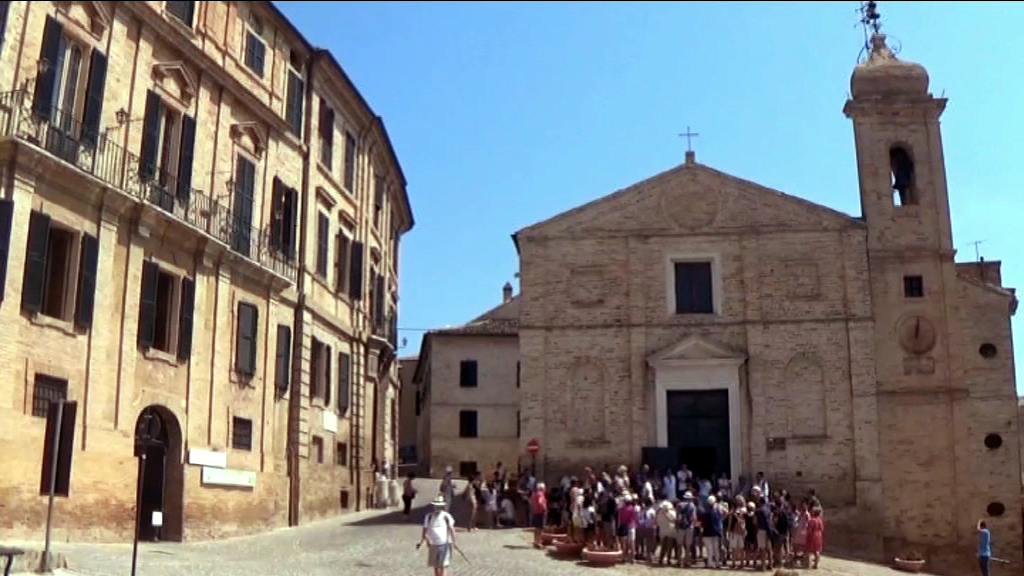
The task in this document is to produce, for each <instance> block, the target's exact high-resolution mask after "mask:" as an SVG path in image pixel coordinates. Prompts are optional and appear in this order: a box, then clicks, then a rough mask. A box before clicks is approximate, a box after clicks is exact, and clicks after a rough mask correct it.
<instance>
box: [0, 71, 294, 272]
mask: <svg viewBox="0 0 1024 576" xmlns="http://www.w3.org/2000/svg"><path fill="white" fill-rule="evenodd" d="M4 138H14V139H17V140H18V141H20V142H23V143H25V144H28V145H30V146H33V147H36V148H38V149H40V151H43V152H46V153H49V154H51V155H53V156H54V157H56V158H58V159H59V160H61V161H63V162H65V163H67V164H69V165H71V166H73V167H74V168H76V169H77V170H79V171H81V172H83V173H85V174H88V175H89V176H92V177H94V178H96V179H98V180H100V181H101V182H103V183H104V184H106V185H108V186H110V187H111V188H114V189H116V190H118V191H120V192H122V193H123V194H125V195H127V196H129V197H131V198H133V199H135V200H136V201H137V202H141V203H145V204H147V205H150V206H153V207H155V208H157V209H159V210H160V211H161V212H162V213H164V214H166V215H167V216H169V217H170V218H173V219H175V220H177V221H178V222H180V223H183V224H185V225H187V226H188V227H190V228H192V229H194V230H195V231H196V232H199V233H202V234H204V235H205V236H207V237H208V238H210V239H213V240H215V241H217V242H219V243H221V244H223V245H224V247H226V248H227V249H230V250H231V251H232V252H234V253H236V254H238V255H240V256H242V257H244V258H245V259H247V260H248V261H250V262H252V263H253V264H255V265H257V266H259V267H261V268H263V269H266V270H269V271H271V272H273V273H274V274H277V275H278V276H280V277H283V278H286V279H288V280H289V281H291V282H294V281H295V279H296V278H297V275H298V265H297V262H296V261H295V258H293V257H290V256H288V255H286V254H284V253H283V251H282V250H281V249H280V248H279V247H278V245H279V242H277V241H276V240H277V239H275V238H274V237H273V236H272V235H271V233H270V230H269V229H266V230H264V229H260V228H257V227H255V226H252V225H251V224H249V222H248V219H247V218H240V217H239V216H238V215H236V214H234V213H232V210H231V202H232V197H233V196H234V194H226V195H224V196H222V197H218V198H215V197H211V196H209V195H207V194H205V193H203V192H202V191H200V190H196V189H194V188H191V187H182V186H179V185H178V181H177V177H176V175H173V174H169V173H167V172H165V171H160V170H156V169H154V168H153V167H147V166H143V163H142V162H141V160H140V158H139V156H137V155H135V154H132V153H131V152H128V151H127V150H125V149H124V148H122V147H121V146H119V145H118V144H116V143H115V142H114V141H113V140H111V139H109V138H108V137H107V136H106V134H105V133H100V134H89V133H87V132H86V131H85V130H84V129H83V126H82V124H81V122H79V121H77V120H75V119H74V118H72V117H71V116H70V115H68V114H66V113H64V112H63V111H61V110H54V111H53V113H52V114H51V118H50V120H48V121H46V120H40V119H39V118H37V117H36V116H35V115H33V113H32V97H31V93H29V92H26V91H24V90H15V91H12V92H7V93H3V94H0V139H4Z"/></svg>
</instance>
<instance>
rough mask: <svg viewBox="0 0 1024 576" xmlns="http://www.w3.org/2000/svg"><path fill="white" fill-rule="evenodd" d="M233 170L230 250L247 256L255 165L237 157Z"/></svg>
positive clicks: (246, 159) (250, 233)
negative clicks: (233, 200)
mask: <svg viewBox="0 0 1024 576" xmlns="http://www.w3.org/2000/svg"><path fill="white" fill-rule="evenodd" d="M237 163H238V167H237V168H236V170H235V202H234V207H233V210H232V212H233V213H234V233H235V236H234V239H233V242H232V248H234V250H235V251H236V252H239V253H240V254H242V255H244V256H248V255H249V246H250V238H251V235H252V204H253V195H254V193H255V188H256V165H255V164H253V163H252V162H250V161H249V159H248V158H245V157H244V156H241V155H239V156H238V161H237Z"/></svg>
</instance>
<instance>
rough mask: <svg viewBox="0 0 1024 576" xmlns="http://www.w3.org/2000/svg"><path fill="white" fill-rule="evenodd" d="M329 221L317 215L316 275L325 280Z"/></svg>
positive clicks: (328, 248)
mask: <svg viewBox="0 0 1024 576" xmlns="http://www.w3.org/2000/svg"><path fill="white" fill-rule="evenodd" d="M330 238H331V219H330V217H329V216H327V214H325V213H323V212H318V213H317V222H316V274H317V276H319V277H321V278H323V279H324V280H326V279H327V264H328V262H330Z"/></svg>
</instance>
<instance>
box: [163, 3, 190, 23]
mask: <svg viewBox="0 0 1024 576" xmlns="http://www.w3.org/2000/svg"><path fill="white" fill-rule="evenodd" d="M164 10H166V11H167V13H168V14H170V15H171V16H174V17H175V18H177V19H178V20H179V21H181V23H182V24H184V25H185V26H188V27H189V28H191V27H192V21H193V18H194V17H195V11H196V3H195V2H172V1H170V0H168V1H167V2H165V3H164Z"/></svg>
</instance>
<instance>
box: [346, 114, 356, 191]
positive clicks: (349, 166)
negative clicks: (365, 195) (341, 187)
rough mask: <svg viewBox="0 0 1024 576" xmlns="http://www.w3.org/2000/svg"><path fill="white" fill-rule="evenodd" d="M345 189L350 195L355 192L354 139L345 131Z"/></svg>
mask: <svg viewBox="0 0 1024 576" xmlns="http://www.w3.org/2000/svg"><path fill="white" fill-rule="evenodd" d="M344 176H345V182H344V184H345V189H346V190H348V191H349V192H350V193H355V190H356V137H355V136H353V135H352V133H351V132H349V131H347V130H346V131H345V174H344Z"/></svg>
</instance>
